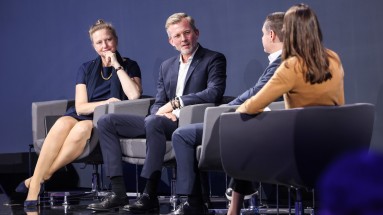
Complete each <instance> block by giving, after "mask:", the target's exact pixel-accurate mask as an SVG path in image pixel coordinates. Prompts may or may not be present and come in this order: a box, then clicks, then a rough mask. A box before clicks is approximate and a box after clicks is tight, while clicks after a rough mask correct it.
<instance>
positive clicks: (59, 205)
mask: <svg viewBox="0 0 383 215" xmlns="http://www.w3.org/2000/svg"><path fill="white" fill-rule="evenodd" d="M19 197H20V196H17V197H16V198H15V196H12V198H13V199H11V198H10V197H8V196H7V195H6V194H4V193H3V195H1V197H0V203H1V205H0V215H3V214H4V215H5V214H6V215H10V214H13V215H21V214H23V215H24V214H28V215H38V214H44V215H53V214H54V215H56V214H58V215H60V214H65V215H88V214H100V215H101V214H102V215H108V214H130V215H133V214H134V213H130V212H128V211H124V210H122V208H120V209H119V210H113V211H109V212H94V211H91V210H88V209H86V207H87V205H88V204H90V203H92V202H94V201H98V200H97V199H94V198H93V197H89V196H81V198H80V197H78V196H75V197H71V198H68V200H69V205H67V206H65V205H63V202H64V199H63V198H62V197H54V198H52V199H51V198H49V197H44V198H42V199H41V204H40V206H39V207H38V208H37V210H36V211H25V210H24V207H23V199H22V198H19ZM134 200H135V197H131V201H134ZM212 207H213V208H215V209H213V210H211V211H212V213H213V214H217V215H219V214H226V202H225V199H222V198H215V199H214V200H213V202H212ZM170 211H171V207H170V203H169V200H168V198H165V197H160V212H159V213H150V214H156V215H159V214H168V213H169V212H170ZM150 214H149V215H150Z"/></svg>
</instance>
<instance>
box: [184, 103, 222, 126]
mask: <svg viewBox="0 0 383 215" xmlns="http://www.w3.org/2000/svg"><path fill="white" fill-rule="evenodd" d="M214 106H215V104H214V103H203V104H195V105H189V106H185V107H183V108H181V109H180V117H179V121H178V127H181V126H183V125H188V124H193V123H199V122H203V119H204V114H205V109H206V108H208V107H214Z"/></svg>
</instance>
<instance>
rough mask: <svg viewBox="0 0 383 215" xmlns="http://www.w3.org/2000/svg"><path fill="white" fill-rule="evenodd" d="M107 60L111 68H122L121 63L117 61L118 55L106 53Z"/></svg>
mask: <svg viewBox="0 0 383 215" xmlns="http://www.w3.org/2000/svg"><path fill="white" fill-rule="evenodd" d="M105 59H106V62H107V65H108V66H109V65H110V66H113V67H114V68H118V67H119V66H121V65H120V63H119V62H118V61H117V56H116V53H113V52H111V51H106V52H105Z"/></svg>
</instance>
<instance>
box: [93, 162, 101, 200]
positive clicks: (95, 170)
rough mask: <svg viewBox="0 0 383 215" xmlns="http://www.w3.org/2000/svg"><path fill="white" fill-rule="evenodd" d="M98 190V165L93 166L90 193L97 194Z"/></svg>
mask: <svg viewBox="0 0 383 215" xmlns="http://www.w3.org/2000/svg"><path fill="white" fill-rule="evenodd" d="M99 190H100V174H99V173H98V164H93V172H92V190H91V192H92V193H97V192H98V191H99Z"/></svg>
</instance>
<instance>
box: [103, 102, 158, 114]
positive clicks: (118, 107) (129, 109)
mask: <svg viewBox="0 0 383 215" xmlns="http://www.w3.org/2000/svg"><path fill="white" fill-rule="evenodd" d="M153 103H154V98H144V99H136V100H125V101H120V102H112V103H110V104H109V107H108V113H122V114H133V115H139V116H147V115H148V114H149V113H150V107H151V105H152V104H153Z"/></svg>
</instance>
